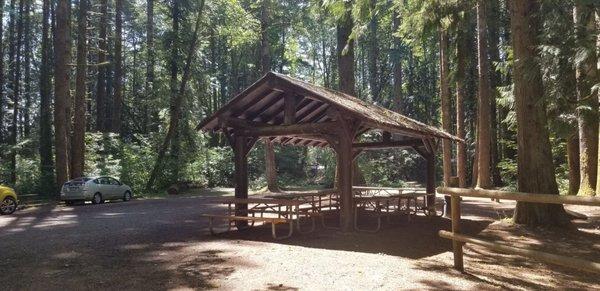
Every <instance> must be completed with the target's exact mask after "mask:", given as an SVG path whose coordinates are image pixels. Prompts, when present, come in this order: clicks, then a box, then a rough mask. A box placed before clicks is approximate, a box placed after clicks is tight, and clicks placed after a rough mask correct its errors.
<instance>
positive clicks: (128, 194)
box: [123, 191, 131, 202]
mask: <svg viewBox="0 0 600 291" xmlns="http://www.w3.org/2000/svg"><path fill="white" fill-rule="evenodd" d="M129 200H131V192H129V191H126V192H125V194H123V201H125V202H127V201H129Z"/></svg>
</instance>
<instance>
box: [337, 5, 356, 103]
mask: <svg viewBox="0 0 600 291" xmlns="http://www.w3.org/2000/svg"><path fill="white" fill-rule="evenodd" d="M345 3H346V4H345V6H346V11H345V13H344V15H343V16H342V17H341V18H340V20H339V21H338V24H337V63H338V72H339V89H340V91H342V92H344V93H346V94H348V95H351V96H356V87H355V84H356V81H355V79H354V40H353V39H350V34H351V33H352V27H354V22H353V21H352V13H351V9H352V2H345Z"/></svg>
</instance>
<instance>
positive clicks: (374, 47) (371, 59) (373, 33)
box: [367, 0, 379, 101]
mask: <svg viewBox="0 0 600 291" xmlns="http://www.w3.org/2000/svg"><path fill="white" fill-rule="evenodd" d="M376 9H377V0H370V2H369V11H370V13H371V15H370V16H371V19H370V20H369V34H368V35H367V37H368V44H367V45H368V54H369V55H368V66H369V89H370V91H371V100H373V101H378V100H379V82H378V81H379V70H378V66H377V60H378V59H379V48H378V45H379V43H378V42H377V31H378V23H377V22H378V19H377V12H376Z"/></svg>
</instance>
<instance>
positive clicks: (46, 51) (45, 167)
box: [0, 0, 55, 195]
mask: <svg viewBox="0 0 600 291" xmlns="http://www.w3.org/2000/svg"><path fill="white" fill-rule="evenodd" d="M3 2H4V1H0V7H2V6H3V5H2V4H3ZM0 15H1V14H0ZM1 19H2V16H0V23H2V20H1ZM0 26H1V25H0ZM0 29H1V28H0ZM1 38H2V33H1V32H0V39H1ZM50 41H51V40H50V0H44V1H43V3H42V40H41V42H42V44H41V58H42V59H41V65H40V121H39V125H40V133H39V134H40V149H39V151H40V192H41V193H42V194H48V195H49V194H50V193H52V192H53V191H54V190H55V185H54V182H55V181H54V179H55V178H54V161H53V154H52V111H51V110H52V108H51V104H52V101H51V98H52V80H51V74H52V68H51V66H52V60H51V55H52V48H51V43H50ZM0 47H1V46H0ZM1 52H2V48H0V55H1ZM1 63H3V62H2V61H1V60H0V64H1ZM0 75H2V68H1V67H0ZM1 83H2V82H1V81H0V88H1V86H2V85H1Z"/></svg>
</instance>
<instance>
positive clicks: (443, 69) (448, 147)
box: [440, 28, 452, 187]
mask: <svg viewBox="0 0 600 291" xmlns="http://www.w3.org/2000/svg"><path fill="white" fill-rule="evenodd" d="M449 72H450V65H449V63H448V34H447V32H446V30H444V29H443V28H441V29H440V99H441V100H442V128H443V129H444V131H446V132H448V133H451V132H452V120H451V117H450V115H451V114H450V111H452V106H451V104H450V76H449V75H448V74H449ZM442 152H443V157H442V162H443V163H442V165H443V170H444V171H443V174H444V185H445V186H446V187H449V186H450V177H451V176H452V143H451V142H450V140H448V139H444V140H443V141H442Z"/></svg>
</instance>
